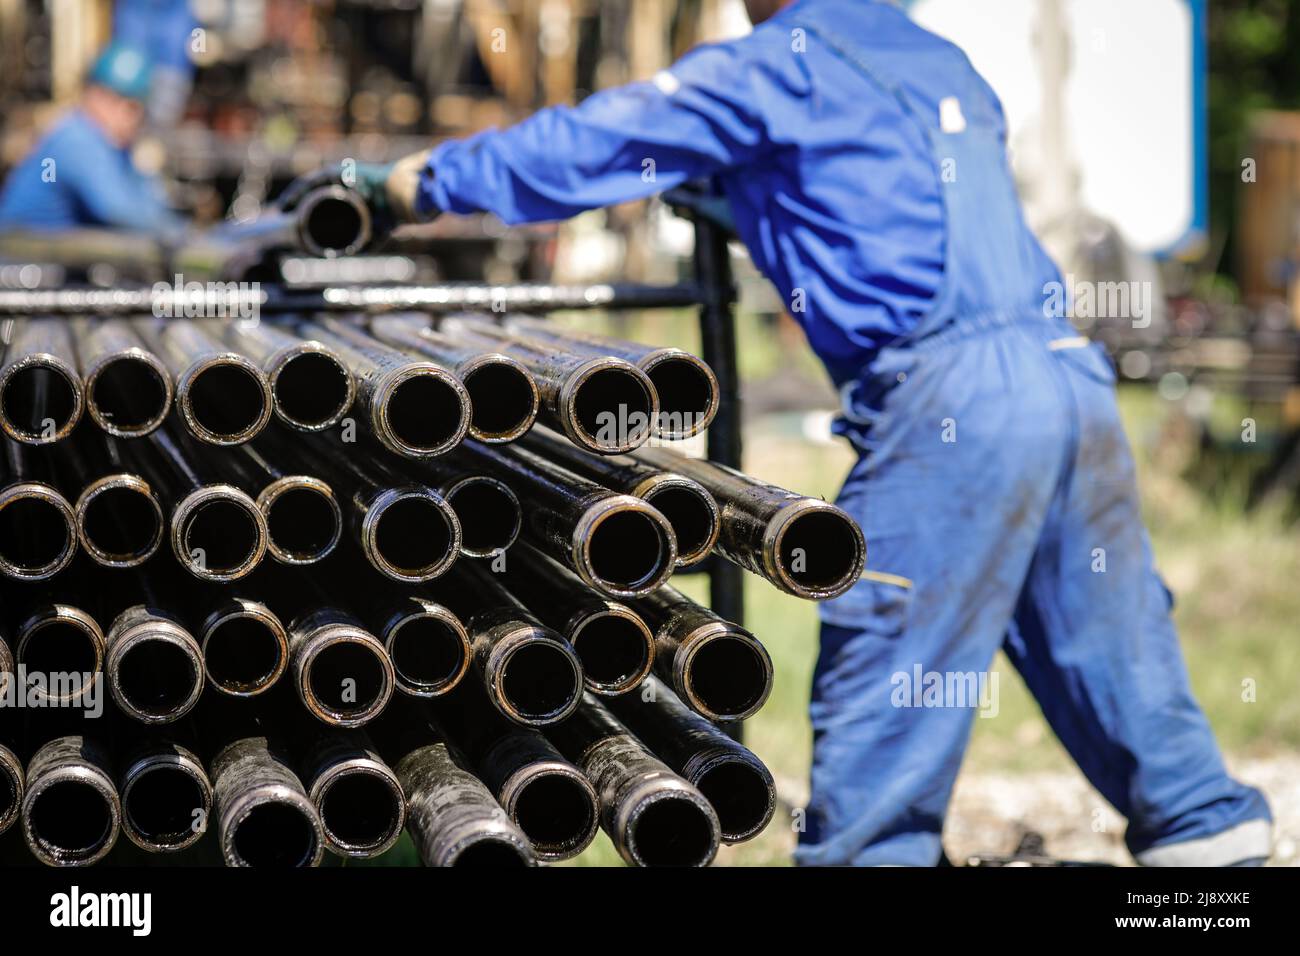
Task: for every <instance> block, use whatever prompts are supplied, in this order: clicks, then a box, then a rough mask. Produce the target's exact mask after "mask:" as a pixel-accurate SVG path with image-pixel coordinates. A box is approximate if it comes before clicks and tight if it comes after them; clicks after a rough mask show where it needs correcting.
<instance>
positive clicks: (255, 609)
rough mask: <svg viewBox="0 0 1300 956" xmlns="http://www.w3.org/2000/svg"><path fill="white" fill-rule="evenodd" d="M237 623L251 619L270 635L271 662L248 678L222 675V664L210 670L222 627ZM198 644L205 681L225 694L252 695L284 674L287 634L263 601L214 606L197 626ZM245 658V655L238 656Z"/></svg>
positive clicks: (259, 692) (263, 689) (233, 601)
mask: <svg viewBox="0 0 1300 956" xmlns="http://www.w3.org/2000/svg"><path fill="white" fill-rule="evenodd" d="M238 622H251V623H252V624H253V625H254V626H255V627H258V628H260V629H262V630H264V631H265V633H266V635H267V636H269V637H270V645H271V647H272V648H273V652H272V663H271V666H270V667H268V668H261V669H260V673H258V674H257V675H255V676H254V677H253V679H251V680H231V679H227V678H224V677H223V676H222V674H221V672H222V671H223V670H224V668H223V667H218V668H216V670H215V671H214V669H213V667H212V663H211V662H212V658H213V656H214V655H215V648H216V645H217V644H219V643H221V641H222V638H223V631H224V629H225V628H227V627H229V626H231V625H234V624H236V623H238ZM199 634H200V637H199V647H200V650H201V651H202V654H203V670H204V674H205V676H206V678H207V682H208V684H209V685H210V686H212V687H213V689H215V690H217V691H219V692H220V693H222V694H226V695H227V696H229V697H256V696H258V695H259V694H262V693H265V692H266V691H268V690H270V689H271V688H272V687H274V686H275V685H276V684H277V683H278V682H279V680H280V678H281V677H282V676H284V672H285V669H286V668H287V667H288V666H289V635H288V633H287V632H286V631H285V629H284V625H283V624H282V623H281V621H280V618H279V617H278V616H277V615H276V614H275V613H274V612H273V611H272V610H271V609H270V608H268V607H267V606H266V605H265V604H261V603H260V602H257V601H250V600H247V599H245V598H234V599H232V600H231V601H230V602H229V603H228V604H227V605H225V606H223V607H219V608H217V609H216V610H215V611H213V612H212V613H211V614H209V615H208V617H207V619H206V620H205V621H204V622H203V626H202V627H201V628H200V629H199ZM238 656H239V657H241V658H247V656H248V655H247V654H240V655H238Z"/></svg>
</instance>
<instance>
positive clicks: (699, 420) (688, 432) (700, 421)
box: [637, 348, 721, 441]
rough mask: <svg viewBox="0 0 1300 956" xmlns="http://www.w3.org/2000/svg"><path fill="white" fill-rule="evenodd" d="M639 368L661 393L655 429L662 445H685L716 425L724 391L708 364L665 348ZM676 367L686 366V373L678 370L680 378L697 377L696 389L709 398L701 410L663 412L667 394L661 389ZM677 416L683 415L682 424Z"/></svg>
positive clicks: (652, 354) (697, 357) (639, 363)
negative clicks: (684, 443) (675, 443)
mask: <svg viewBox="0 0 1300 956" xmlns="http://www.w3.org/2000/svg"><path fill="white" fill-rule="evenodd" d="M637 365H638V366H639V367H640V369H641V371H643V372H645V373H646V375H648V376H649V377H650V381H652V382H654V383H655V390H656V391H657V392H658V393H659V404H660V409H659V414H658V415H657V416H656V419H655V428H654V433H655V437H656V438H659V439H662V440H663V441H682V440H684V439H687V438H694V437H695V436H696V435H698V434H700V432H702V431H704V430H705V429H706V428H708V427H709V426H710V425H711V424H713V419H714V418H716V417H717V414H718V407H719V405H720V404H721V388H720V387H719V385H718V377H717V376H716V375H715V374H714V373H713V369H711V368H709V365H708V363H707V362H705V361H704V360H703V359H701V358H700V357H699V356H696V355H692V354H691V353H690V352H685V351H682V350H681V349H673V348H666V349H658V350H656V351H655V352H652V353H651V354H649V355H647V356H646V357H645V358H644V359H642V360H641V361H640V362H638V363H637ZM674 366H684V369H681V370H678V371H677V374H679V375H680V374H681V372H682V371H685V372H686V374H688V375H691V376H695V377H696V382H695V387H696V388H701V389H702V390H703V391H704V392H705V393H706V396H707V397H706V398H705V401H704V406H703V408H702V409H699V410H692V411H690V412H679V411H673V412H668V411H665V410H664V409H663V405H664V404H665V390H664V388H663V387H662V385H663V384H665V383H664V379H665V378H666V377H667V376H668V375H669V374H672V373H673V367H674ZM656 372H658V373H659V375H660V378H659V379H656V378H655V373H656ZM668 394H670V395H671V394H673V390H669V392H668ZM674 415H680V416H681V417H680V421H675V420H673V418H672V416H674ZM688 416H689V420H688Z"/></svg>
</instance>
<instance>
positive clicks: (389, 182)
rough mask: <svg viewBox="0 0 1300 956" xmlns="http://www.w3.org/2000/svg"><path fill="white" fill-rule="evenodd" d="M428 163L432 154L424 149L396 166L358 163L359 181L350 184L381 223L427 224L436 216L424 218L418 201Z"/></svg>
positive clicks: (400, 161)
mask: <svg viewBox="0 0 1300 956" xmlns="http://www.w3.org/2000/svg"><path fill="white" fill-rule="evenodd" d="M428 162H429V151H428V150H424V151H423V152H419V153H413V154H412V155H410V156H406V157H404V158H402V159H399V160H398V161H397V162H395V163H382V164H381V163H358V164H357V165H356V168H355V169H354V170H353V173H354V177H355V181H354V182H351V183H347V185H349V186H351V187H352V188H353V189H355V190H356V191H357V192H359V193H360V194H361V198H362V199H364V200H365V201H366V205H367V206H369V207H370V212H371V214H372V215H373V216H374V218H375V219H376V220H377V221H380V222H390V223H392V224H394V225H401V224H402V223H407V222H425V221H428V220H429V219H432V218H434V217H433V216H425V215H421V214H420V213H419V212H418V211H417V209H416V206H415V200H416V196H417V195H418V194H419V191H420V175H421V173H422V172H423V171H424V168H425V166H427V165H428ZM345 182H346V179H345ZM435 215H436V214H435Z"/></svg>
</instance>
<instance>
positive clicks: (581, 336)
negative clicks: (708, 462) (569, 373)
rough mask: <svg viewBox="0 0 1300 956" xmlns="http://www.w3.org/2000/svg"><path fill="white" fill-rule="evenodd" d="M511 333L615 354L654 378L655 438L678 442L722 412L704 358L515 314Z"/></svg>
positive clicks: (510, 320)
mask: <svg viewBox="0 0 1300 956" xmlns="http://www.w3.org/2000/svg"><path fill="white" fill-rule="evenodd" d="M505 327H506V329H507V331H509V332H513V333H515V334H517V335H520V336H523V337H525V338H528V339H533V340H536V341H538V342H544V343H546V344H547V345H551V346H554V347H557V348H561V349H564V350H565V351H567V352H577V353H580V354H584V355H614V356H617V357H618V358H621V359H626V360H627V361H629V362H631V363H632V364H633V365H635V366H636V367H637V368H639V369H641V371H643V372H645V373H646V375H648V376H649V377H650V381H651V382H653V383H654V386H655V391H656V392H658V393H659V406H660V407H659V415H658V416H657V418H656V420H655V436H656V437H658V438H662V439H665V440H668V441H677V440H680V439H683V438H691V437H693V436H695V435H698V434H699V433H700V432H702V431H704V429H706V428H708V427H709V425H710V424H711V423H712V421H713V418H714V416H715V415H717V414H718V402H719V388H718V379H717V376H715V375H714V374H713V369H711V368H709V366H708V364H707V363H706V362H705V361H704V360H703V359H701V358H698V357H697V356H694V355H692V354H691V353H690V352H685V351H683V350H681V349H678V348H668V347H656V346H653V345H642V344H640V343H638V342H628V341H626V340H624V339H617V338H612V337H610V336H605V335H596V334H594V333H591V332H582V331H577V330H574V329H560V328H556V327H555V325H554V324H552V323H550V322H548V321H546V320H544V319H534V318H524V317H521V316H510V317H508V318H507V319H506V320H505Z"/></svg>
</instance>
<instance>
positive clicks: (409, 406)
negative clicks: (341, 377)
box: [297, 318, 471, 458]
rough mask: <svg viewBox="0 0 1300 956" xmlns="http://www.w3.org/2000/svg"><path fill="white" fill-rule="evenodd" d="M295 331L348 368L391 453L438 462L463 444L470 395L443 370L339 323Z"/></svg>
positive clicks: (375, 429) (373, 428)
mask: <svg viewBox="0 0 1300 956" xmlns="http://www.w3.org/2000/svg"><path fill="white" fill-rule="evenodd" d="M297 332H298V334H299V335H301V336H302V337H304V338H311V339H315V340H318V341H320V342H323V343H325V344H326V345H328V346H329V347H330V348H332V349H333V350H334V351H335V352H336V353H337V354H338V356H339V357H340V358H341V359H342V360H343V361H344V362H346V363H347V365H348V367H349V368H350V369H351V370H352V374H353V376H354V377H355V379H356V383H357V399H358V401H359V403H360V405H361V408H362V410H363V411H364V412H365V413H366V417H367V419H368V420H369V424H370V431H371V433H372V434H373V435H374V436H375V437H376V438H377V439H379V441H380V443H381V444H383V446H384V447H385V448H387V449H388V450H389V451H392V452H395V453H397V454H399V455H402V456H403V457H406V458H434V457H436V456H438V455H442V454H446V453H447V452H449V451H451V449H453V448H455V447H456V446H457V445H459V444H460V443H461V442H462V441H463V440H464V438H465V433H466V432H467V431H468V430H469V422H470V416H471V407H470V397H469V392H467V391H466V390H465V385H464V383H463V382H461V380H460V379H459V378H457V377H456V376H455V375H454V374H452V373H451V372H449V371H447V370H446V369H444V368H443V367H442V366H440V365H436V364H434V363H433V362H430V361H427V360H423V359H417V358H414V357H412V356H410V355H407V354H406V353H404V352H400V351H398V350H397V349H393V348H389V347H388V346H387V345H384V344H382V343H380V342H377V341H375V340H374V339H372V338H370V336H368V335H366V334H365V333H364V332H363V331H361V330H360V329H359V328H357V327H356V326H354V325H353V324H352V323H350V322H348V321H345V320H341V319H332V318H323V319H322V320H321V321H320V322H319V323H311V322H309V323H303V324H300V325H299V326H297Z"/></svg>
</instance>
